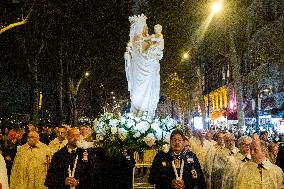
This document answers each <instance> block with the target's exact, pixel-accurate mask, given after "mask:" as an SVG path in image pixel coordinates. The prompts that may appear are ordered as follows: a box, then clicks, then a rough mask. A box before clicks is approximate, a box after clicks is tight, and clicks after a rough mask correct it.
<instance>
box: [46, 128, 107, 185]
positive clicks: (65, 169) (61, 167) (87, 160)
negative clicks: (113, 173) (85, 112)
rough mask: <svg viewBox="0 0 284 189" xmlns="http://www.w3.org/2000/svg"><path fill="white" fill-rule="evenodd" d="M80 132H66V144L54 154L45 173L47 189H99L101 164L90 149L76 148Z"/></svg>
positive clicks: (74, 130)
mask: <svg viewBox="0 0 284 189" xmlns="http://www.w3.org/2000/svg"><path fill="white" fill-rule="evenodd" d="M79 138H80V131H79V130H78V129H76V128H71V129H70V130H69V131H68V132H67V140H68V143H67V145H66V146H65V147H63V148H62V149H60V150H59V151H58V152H56V153H55V154H54V156H53V157H52V160H51V164H50V168H49V170H48V172H47V176H46V180H45V186H47V187H48V188H49V189H58V188H61V189H75V188H76V189H92V188H96V189H97V188H98V189H99V188H100V187H101V185H102V184H101V183H102V179H100V178H101V176H100V175H102V174H101V163H100V159H99V156H97V155H96V154H95V152H94V150H92V149H88V150H84V149H82V148H78V147H77V142H78V141H79Z"/></svg>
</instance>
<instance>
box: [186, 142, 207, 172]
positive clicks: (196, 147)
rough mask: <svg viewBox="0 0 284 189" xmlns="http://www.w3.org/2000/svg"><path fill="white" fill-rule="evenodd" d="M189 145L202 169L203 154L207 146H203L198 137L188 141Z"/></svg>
mask: <svg viewBox="0 0 284 189" xmlns="http://www.w3.org/2000/svg"><path fill="white" fill-rule="evenodd" d="M191 138H193V137H191ZM189 146H190V147H191V151H192V152H193V153H195V154H196V156H197V158H198V161H199V163H200V166H201V169H202V170H204V166H205V155H206V152H207V148H206V147H205V145H204V143H202V142H201V141H200V140H199V139H198V138H195V139H194V140H191V141H189Z"/></svg>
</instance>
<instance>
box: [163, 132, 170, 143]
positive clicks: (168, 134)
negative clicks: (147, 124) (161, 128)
mask: <svg viewBox="0 0 284 189" xmlns="http://www.w3.org/2000/svg"><path fill="white" fill-rule="evenodd" d="M164 141H165V142H166V143H168V144H170V141H171V133H165V136H164Z"/></svg>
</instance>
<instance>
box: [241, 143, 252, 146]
mask: <svg viewBox="0 0 284 189" xmlns="http://www.w3.org/2000/svg"><path fill="white" fill-rule="evenodd" d="M242 145H243V146H250V144H249V143H248V144H247V143H242Z"/></svg>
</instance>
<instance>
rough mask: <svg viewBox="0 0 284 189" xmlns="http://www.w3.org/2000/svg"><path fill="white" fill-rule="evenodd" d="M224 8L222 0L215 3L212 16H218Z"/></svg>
mask: <svg viewBox="0 0 284 189" xmlns="http://www.w3.org/2000/svg"><path fill="white" fill-rule="evenodd" d="M221 8H222V2H221V0H219V1H217V2H215V3H214V4H213V5H212V8H211V9H212V14H216V13H217V12H219V11H220V10H221Z"/></svg>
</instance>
